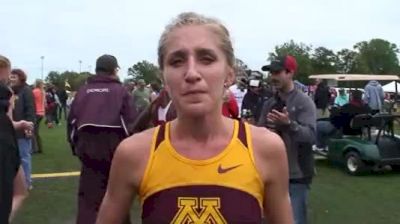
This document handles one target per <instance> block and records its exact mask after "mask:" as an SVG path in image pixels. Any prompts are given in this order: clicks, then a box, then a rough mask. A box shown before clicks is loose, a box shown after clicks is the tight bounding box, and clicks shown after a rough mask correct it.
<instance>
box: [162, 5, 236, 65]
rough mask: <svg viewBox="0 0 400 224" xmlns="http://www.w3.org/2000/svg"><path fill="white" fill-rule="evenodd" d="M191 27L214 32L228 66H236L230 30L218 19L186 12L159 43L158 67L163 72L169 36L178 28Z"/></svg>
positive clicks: (165, 32) (176, 20) (167, 30)
mask: <svg viewBox="0 0 400 224" xmlns="http://www.w3.org/2000/svg"><path fill="white" fill-rule="evenodd" d="M189 25H206V26H209V27H210V29H212V31H214V32H215V33H216V34H217V35H218V36H219V39H220V40H221V43H220V47H221V49H222V51H223V52H224V54H225V56H226V60H227V63H228V65H230V66H231V67H232V68H233V67H234V65H235V54H234V51H233V47H232V41H231V38H230V35H229V31H228V29H227V28H226V27H225V26H224V25H223V24H222V23H221V22H220V21H218V20H217V19H214V18H210V17H206V16H203V15H200V14H197V13H194V12H184V13H181V14H179V15H178V17H176V18H175V19H174V20H173V21H172V22H171V23H170V24H168V25H167V26H166V27H165V30H164V32H163V33H162V35H161V37H160V40H159V42H158V65H159V67H160V69H161V70H163V68H164V65H163V62H164V58H165V50H166V42H167V40H168V36H169V34H170V33H171V32H172V31H174V30H175V29H177V28H180V27H184V26H189Z"/></svg>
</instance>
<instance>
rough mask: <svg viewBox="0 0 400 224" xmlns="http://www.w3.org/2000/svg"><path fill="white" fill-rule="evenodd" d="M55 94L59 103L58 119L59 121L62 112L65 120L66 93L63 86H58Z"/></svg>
mask: <svg viewBox="0 0 400 224" xmlns="http://www.w3.org/2000/svg"><path fill="white" fill-rule="evenodd" d="M56 95H57V97H58V99H59V101H60V105H59V107H58V113H57V114H58V120H59V121H61V119H62V115H63V114H64V119H65V120H67V99H68V94H67V91H66V90H65V87H62V88H58V89H57V91H56Z"/></svg>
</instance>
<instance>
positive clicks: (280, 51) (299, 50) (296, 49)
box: [268, 40, 312, 83]
mask: <svg viewBox="0 0 400 224" xmlns="http://www.w3.org/2000/svg"><path fill="white" fill-rule="evenodd" d="M311 50H312V46H311V45H307V44H304V43H296V42H294V41H293V40H290V41H289V42H287V43H284V44H282V45H278V46H276V47H275V50H274V52H271V53H269V58H268V59H269V60H270V61H272V60H274V59H275V58H276V57H278V56H282V55H287V54H290V55H292V56H294V57H295V58H296V60H297V64H298V69H297V72H296V79H297V80H299V81H300V82H303V83H308V82H309V80H308V76H309V75H310V74H311V73H312V61H311Z"/></svg>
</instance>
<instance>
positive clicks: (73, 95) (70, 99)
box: [67, 91, 76, 115]
mask: <svg viewBox="0 0 400 224" xmlns="http://www.w3.org/2000/svg"><path fill="white" fill-rule="evenodd" d="M75 94H76V92H75V91H72V92H70V93H69V95H68V99H67V115H68V114H69V112H70V111H71V105H72V102H74V98H75Z"/></svg>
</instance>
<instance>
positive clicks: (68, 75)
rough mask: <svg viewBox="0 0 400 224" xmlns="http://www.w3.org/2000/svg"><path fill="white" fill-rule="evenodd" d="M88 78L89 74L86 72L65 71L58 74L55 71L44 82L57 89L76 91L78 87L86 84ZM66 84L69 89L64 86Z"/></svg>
mask: <svg viewBox="0 0 400 224" xmlns="http://www.w3.org/2000/svg"><path fill="white" fill-rule="evenodd" d="M89 76H91V74H90V73H88V72H82V73H77V72H70V71H65V72H63V73H59V72H56V71H51V72H49V74H48V75H47V77H46V81H47V82H48V83H51V84H53V85H54V86H56V87H57V88H66V89H68V90H71V91H77V90H78V89H79V87H81V86H82V85H83V84H84V83H85V82H86V80H87V78H88V77H89ZM66 83H68V84H69V87H67V86H66Z"/></svg>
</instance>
